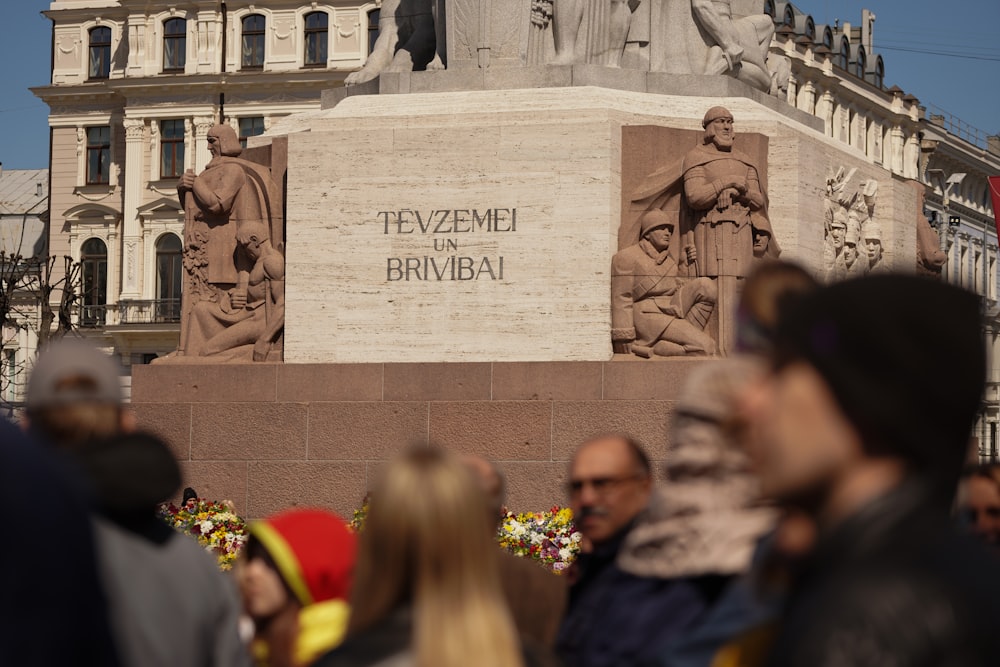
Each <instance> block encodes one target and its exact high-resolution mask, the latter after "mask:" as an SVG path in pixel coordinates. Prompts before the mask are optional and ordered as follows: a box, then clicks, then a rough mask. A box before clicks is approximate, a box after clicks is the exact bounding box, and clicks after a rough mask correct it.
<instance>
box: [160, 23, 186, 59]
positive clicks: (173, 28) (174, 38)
mask: <svg viewBox="0 0 1000 667" xmlns="http://www.w3.org/2000/svg"><path fill="white" fill-rule="evenodd" d="M186 62H187V21H185V20H184V19H167V20H166V21H164V22H163V71H164V72H171V71H178V70H183V69H184V64H185V63H186Z"/></svg>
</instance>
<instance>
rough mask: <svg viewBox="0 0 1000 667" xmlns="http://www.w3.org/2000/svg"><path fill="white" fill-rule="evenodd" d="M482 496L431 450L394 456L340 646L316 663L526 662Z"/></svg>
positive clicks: (380, 489)
mask: <svg viewBox="0 0 1000 667" xmlns="http://www.w3.org/2000/svg"><path fill="white" fill-rule="evenodd" d="M488 511H489V510H488V509H487V502H486V499H485V497H484V494H483V493H482V491H481V490H480V489H479V488H478V486H477V485H476V483H475V481H474V480H473V478H472V476H471V474H470V473H469V472H468V470H467V469H466V468H465V467H464V466H463V465H462V464H461V462H459V461H458V460H456V459H455V458H453V457H451V456H449V455H448V454H446V453H444V452H442V451H440V450H438V449H434V448H416V449H411V450H409V451H407V452H405V453H404V454H403V455H401V456H400V457H398V458H396V459H395V460H394V461H392V462H390V463H389V464H388V466H387V467H386V469H385V470H384V473H383V475H382V478H381V480H380V483H379V484H378V485H377V486H376V487H375V489H374V490H373V492H372V501H371V508H370V511H369V514H368V518H367V520H366V523H365V527H364V530H363V532H362V534H361V541H360V544H359V553H358V564H357V569H356V570H355V580H354V588H353V594H352V602H351V607H352V613H351V619H350V622H349V626H348V637H347V639H345V640H344V643H343V644H342V645H341V646H340V647H338V648H337V649H335V650H334V651H332V652H330V653H328V654H327V655H326V656H324V657H323V658H321V659H320V660H319V661H318V662H317V663H316V665H317V667H362V666H365V665H378V666H379V667H383V665H384V666H385V667H388V666H389V665H392V666H393V667H395V666H396V665H401V666H402V665H415V666H416V667H467V666H468V665H472V664H474V665H477V667H525V665H531V664H534V661H531V660H528V661H526V660H525V658H524V654H523V653H522V649H521V645H520V642H519V641H518V638H517V633H516V631H515V629H514V623H513V621H512V620H511V616H510V613H509V611H508V610H507V607H506V604H505V602H504V599H503V594H502V592H501V588H500V581H499V576H498V571H497V564H496V557H497V550H498V547H497V545H496V542H495V540H494V538H493V536H492V535H491V532H490V528H489V527H490V525H491V524H490V522H489V521H487V520H486V517H487V512H488Z"/></svg>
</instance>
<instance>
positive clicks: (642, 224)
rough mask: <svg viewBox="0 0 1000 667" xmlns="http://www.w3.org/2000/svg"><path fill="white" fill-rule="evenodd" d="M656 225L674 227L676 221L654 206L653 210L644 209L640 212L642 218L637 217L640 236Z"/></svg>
mask: <svg viewBox="0 0 1000 667" xmlns="http://www.w3.org/2000/svg"><path fill="white" fill-rule="evenodd" d="M657 227H673V228H676V223H675V222H674V220H673V219H672V218H671V217H670V216H669V215H667V214H666V213H664V212H663V211H662V210H660V209H658V208H654V209H653V210H651V211H646V212H645V213H643V214H642V218H640V219H639V235H640V236H645V235H646V232H648V231H650V230H653V229H656V228H657Z"/></svg>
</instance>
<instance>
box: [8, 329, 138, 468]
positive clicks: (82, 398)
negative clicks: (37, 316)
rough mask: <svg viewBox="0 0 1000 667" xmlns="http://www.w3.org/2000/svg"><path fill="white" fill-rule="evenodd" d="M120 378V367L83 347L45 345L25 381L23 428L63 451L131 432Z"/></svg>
mask: <svg viewBox="0 0 1000 667" xmlns="http://www.w3.org/2000/svg"><path fill="white" fill-rule="evenodd" d="M120 378H121V366H120V364H118V363H117V362H115V360H114V359H112V358H111V357H110V356H109V355H107V354H104V353H103V352H101V351H100V350H98V349H97V348H96V347H94V346H93V345H92V344H91V343H89V342H87V341H84V340H78V339H74V338H62V339H59V340H56V341H53V342H51V343H49V344H48V345H47V346H45V347H44V348H42V350H41V351H40V353H39V355H38V360H37V361H36V362H35V365H34V367H33V368H32V369H31V374H30V376H29V378H28V389H27V394H26V397H25V398H26V400H25V417H24V426H25V428H27V429H28V430H29V431H31V432H32V433H34V434H35V435H36V436H37V437H38V438H39V439H41V440H44V441H46V442H48V443H50V444H51V445H53V446H55V447H57V448H59V449H62V450H69V449H72V448H74V447H77V446H79V445H81V444H83V443H85V442H88V441H91V440H100V439H102V438H110V437H112V436H115V435H118V434H119V433H122V432H125V431H130V430H133V429H134V428H135V418H134V416H133V415H132V413H131V412H129V411H128V410H127V409H126V408H125V404H124V400H125V399H124V395H123V393H122V386H121V379H120Z"/></svg>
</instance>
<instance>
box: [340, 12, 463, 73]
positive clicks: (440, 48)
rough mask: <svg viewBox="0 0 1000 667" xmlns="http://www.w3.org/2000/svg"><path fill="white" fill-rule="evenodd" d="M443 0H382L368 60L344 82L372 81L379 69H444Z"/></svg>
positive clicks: (381, 70)
mask: <svg viewBox="0 0 1000 667" xmlns="http://www.w3.org/2000/svg"><path fill="white" fill-rule="evenodd" d="M444 2H445V0H385V1H384V2H383V3H382V9H381V14H379V35H378V38H377V39H376V40H375V44H374V46H373V47H372V52H371V54H370V55H369V56H368V60H367V61H366V62H365V65H364V67H362V68H361V69H360V70H358V71H357V72H353V73H352V74H350V75H348V77H347V79H346V80H345V81H344V84H345V85H348V86H352V85H355V84H359V83H364V82H366V81H371V80H372V79H374V78H375V77H377V76H378V75H379V74H381V73H382V72H410V71H414V70H424V69H428V70H440V69H444V66H445V58H446V50H445V19H444Z"/></svg>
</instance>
